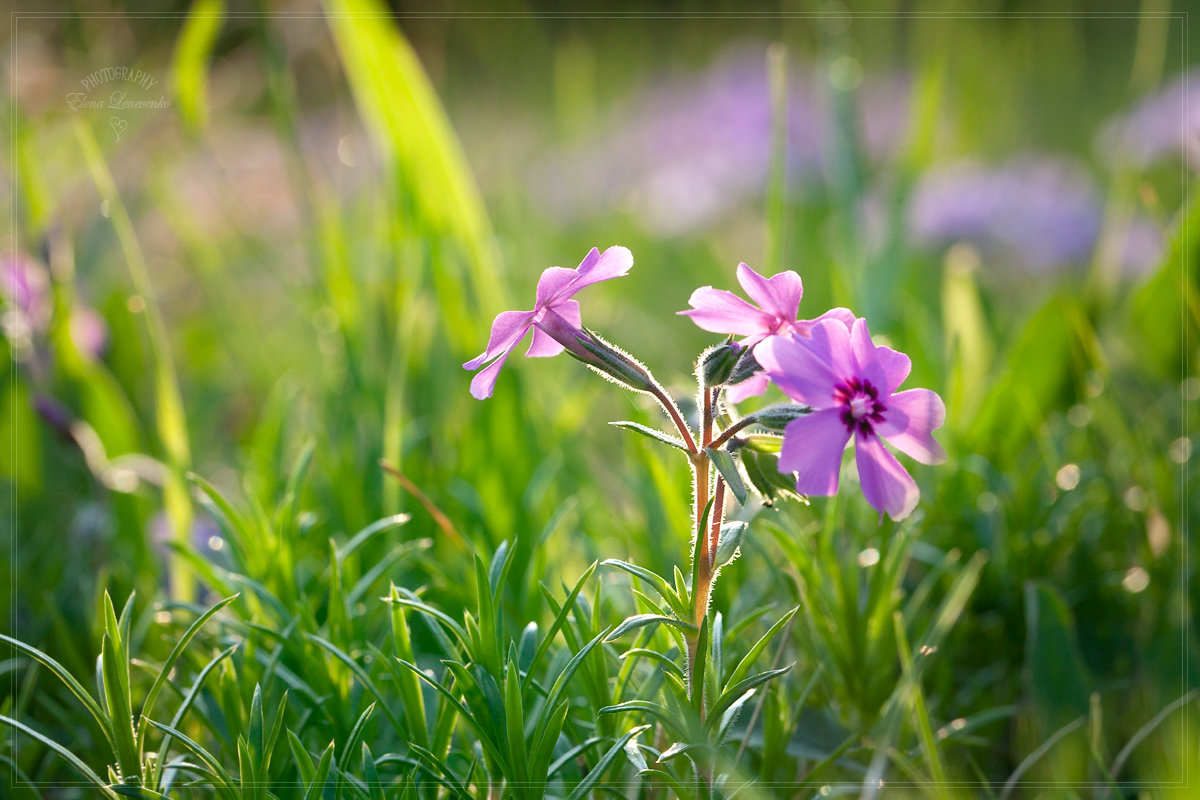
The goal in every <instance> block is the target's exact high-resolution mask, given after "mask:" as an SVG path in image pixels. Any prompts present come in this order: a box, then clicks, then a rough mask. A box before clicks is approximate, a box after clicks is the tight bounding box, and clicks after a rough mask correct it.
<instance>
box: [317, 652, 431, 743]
mask: <svg viewBox="0 0 1200 800" xmlns="http://www.w3.org/2000/svg"><path fill="white" fill-rule="evenodd" d="M304 638H305V639H308V640H309V641H310V642H313V643H315V644H318V645H320V646H321V647H323V648H325V649H326V650H328V651H329V652H330V653H332V654H333V655H334V657H335V658H337V659H338V660H339V661H341V662H342V663H343V664H345V665H346V666H347V667H349V668H350V671H351V672H353V673H354V677H355V678H357V679H358V682H359V683H361V684H362V686H363V688H364V689H366V690H367V691H368V692H370V693H371V696H372V697H374V698H375V699H376V700H377V701H379V705H380V707H381V708H382V709H383V714H384V716H386V717H387V718H388V722H390V723H392V727H393V728H395V730H396V732H397V733H398V734H400V735H401V736H403V737H407V736H408V728H407V727H405V725H404V724H403V723H402V722H401V721H400V719H399V718H398V717H397V716H396V714H395V713H394V712H393V711H392V709H391V708H389V707H388V704H387V698H386V696H384V695H383V694H382V693H380V691H379V688H378V687H376V686H375V682H374V681H372V680H371V676H370V675H368V674H367V671H366V670H364V669H363V668H362V666H361V665H360V664H359V663H358V662H357V661H355V660H354V659H353V658H351V657H350V656H349V655H348V654H347V653H346V652H345V651H343V650H342V649H341V648H340V647H338V646H337V645H335V644H333V643H332V642H330V641H328V640H327V639H322V638H321V637H320V636H317V635H316V634H315V633H306V634H304Z"/></svg>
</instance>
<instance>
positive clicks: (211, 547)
mask: <svg viewBox="0 0 1200 800" xmlns="http://www.w3.org/2000/svg"><path fill="white" fill-rule="evenodd" d="M146 527H147V533H148V534H149V537H150V541H151V543H152V544H153V545H154V547H155V549H156V550H158V551H159V552H160V553H161V554H162V555H164V556H165V555H166V554H167V553H168V552H169V545H170V543H171V542H173V541H174V540H175V537H174V536H173V535H172V530H171V520H170V518H169V517H168V516H167V513H166V512H165V511H155V512H154V513H153V514H152V515H151V516H150V519H149V520H148V521H147V523H146ZM189 539H190V541H189V544H190V545H191V546H192V547H193V548H195V550H196V552H197V553H199V554H200V555H202V556H205V557H206V558H211V557H212V556H213V555H215V554H216V553H218V552H220V551H221V550H224V549H225V539H224V537H223V536H222V534H221V527H220V526H219V525H217V523H216V522H215V521H214V520H213V519H212V518H211V517H209V516H207V515H206V514H197V515H196V516H195V517H194V518H193V519H192V530H191V536H190V537H189Z"/></svg>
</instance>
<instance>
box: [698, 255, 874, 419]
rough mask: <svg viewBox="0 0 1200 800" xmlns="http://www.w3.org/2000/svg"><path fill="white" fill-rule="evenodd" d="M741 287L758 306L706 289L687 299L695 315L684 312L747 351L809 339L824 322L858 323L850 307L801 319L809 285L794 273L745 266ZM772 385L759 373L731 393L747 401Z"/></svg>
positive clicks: (741, 271)
mask: <svg viewBox="0 0 1200 800" xmlns="http://www.w3.org/2000/svg"><path fill="white" fill-rule="evenodd" d="M737 277H738V283H740V284H741V285H742V289H744V290H745V291H746V294H748V295H749V296H750V299H751V300H753V301H754V302H755V303H758V305H757V306H756V305H753V304H751V303H748V302H746V301H745V300H743V299H742V298H740V297H738V296H737V295H736V294H734V293H733V292H726V291H724V290H721V289H714V288H713V287H711V286H701V287H700V288H699V289H697V290H696V291H694V292H692V296H691V297H690V298H689V299H688V305H690V306H691V307H692V308H691V310H690V311H680V312H679V313H680V314H682V315H683V316H686V317H691V318H692V322H695V323H696V325H698V326H699V327H701V328H703V329H704V330H706V331H712V332H713V333H729V334H733V335H734V336H741V337H743V338H742V339H741V340H740V342H741V344H742V345H743V346H745V347H751V348H753V347H756V346H757V345H758V344H759V343H761V342H763V341H765V340H766V339H769V338H770V337H773V336H800V337H803V338H808V336H809V335H810V330H811V329H812V326H813V325H814V324H815V323H816V322H818V321H819V320H823V319H838V320H841V321H842V322H843V323H844V324H845V325H846V327H847V328H849V327H850V325H851V324H853V322H854V314H853V313H852V312H851V311H850V310H849V309H846V308H834V309H831V310H829V311H826V312H825V313H824V314H822V315H821V316H820V317H818V318H817V319H815V320H807V319H797V318H796V315H797V314H798V313H799V311H800V299H801V298H802V297H803V296H804V284H803V282H801V280H800V276H799V275H797V274H796V273H795V271H793V270H790V269H789V270H787V271H786V272H780V273H778V274H776V275H772V276H771V277H770V278H764V277H763V276H762V275H760V274H758V273H757V272H755V271H754V270H753V269H751V268H750V267H748V266H746V264H744V263H741V264H738V267H737ZM769 383H770V381H769V379H768V378H767V375H766V374H764V373H762V372H759V373H756V374H755V375H754V376H753V377H751V378H749V379H747V380H745V381H742V382H741V383H738V384H734V385H733V386H730V387H729V388H728V389H727V390H726V396H727V397H728V399H729V401H730V402H731V403H738V402H741V401H742V400H744V399H746V398H747V397H754V396H756V395H760V394H762V393H763V392H765V391H766V390H767V386H768V384H769Z"/></svg>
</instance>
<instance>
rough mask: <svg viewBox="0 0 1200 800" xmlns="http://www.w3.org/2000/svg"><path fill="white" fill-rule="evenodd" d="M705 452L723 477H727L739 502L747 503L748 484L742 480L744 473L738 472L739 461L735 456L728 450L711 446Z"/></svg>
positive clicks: (726, 481) (726, 480)
mask: <svg viewBox="0 0 1200 800" xmlns="http://www.w3.org/2000/svg"><path fill="white" fill-rule="evenodd" d="M704 452H705V454H706V455H707V456H708V457H709V459H710V460H711V461H712V463H713V466H715V467H716V468H717V472H719V473H721V477H722V478H724V479H725V483H726V484H727V485H728V486H729V490H730V491H731V492H733V496H734V497H736V498H737V499H738V502H739V503H745V502H746V484H745V482H744V481H743V480H742V473H740V472H738V468H737V461H736V460H735V459H734V457H733V456H732V455H731V454H730V453H729V452H728V451H726V450H714V449H712V448H711V447H706V448H704Z"/></svg>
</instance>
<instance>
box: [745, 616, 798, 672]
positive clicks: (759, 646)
mask: <svg viewBox="0 0 1200 800" xmlns="http://www.w3.org/2000/svg"><path fill="white" fill-rule="evenodd" d="M799 610H800V606H796V607H795V608H793V609H792V610H791V611H789V612H787V613H786V614H784V615H783V616H782V617H780V618H779V619H778V620H777V621H776V622H775V624H774V625H772V626H771V627H770V628H769V629H768V630H767V632H766V633H764V634H763V635H762V638H760V639H759V640H758V641H757V642H755V643H754V646H753V647H751V648H750V649H749V650H747V651H746V655H744V656H743V657H742V660H741V661H739V662H738V665H737V666H736V667H734V668H733V672H731V673H729V679H728V681H727V685H732V684H735V683H737V682H738V681H740V680H742V679H743V678H745V677H746V676H747V675H749V674H750V669H751V668H752V667H753V666H754V662H755V661H757V660H758V657H759V656H760V655H762V652H763V650H765V649H766V647H767V645H768V644H770V643H771V640H772V639H774V638H775V637H776V636H777V635H778V634H779V632H780V631H782V630H783V629H784V628H785V627H787V624H788V623H789V622H791V621H792V617H794V616H796V612H797V611H799Z"/></svg>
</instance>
